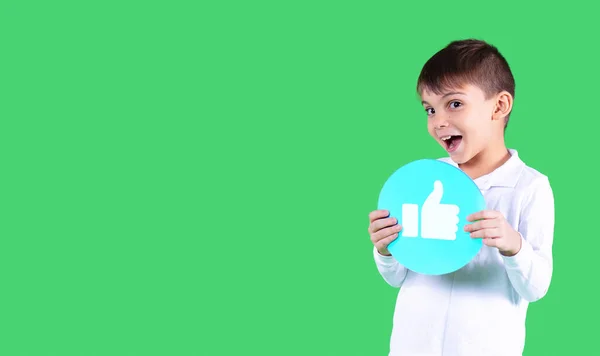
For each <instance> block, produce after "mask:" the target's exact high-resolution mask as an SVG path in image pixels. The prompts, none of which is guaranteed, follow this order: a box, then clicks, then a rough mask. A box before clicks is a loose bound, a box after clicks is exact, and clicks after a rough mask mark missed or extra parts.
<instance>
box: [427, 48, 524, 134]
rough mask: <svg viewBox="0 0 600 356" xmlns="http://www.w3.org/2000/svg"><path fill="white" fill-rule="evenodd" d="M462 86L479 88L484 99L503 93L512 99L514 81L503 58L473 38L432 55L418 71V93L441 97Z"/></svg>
mask: <svg viewBox="0 0 600 356" xmlns="http://www.w3.org/2000/svg"><path fill="white" fill-rule="evenodd" d="M464 84H472V85H476V86H478V87H479V88H480V89H481V90H483V92H484V93H485V96H486V99H489V98H491V97H492V96H493V95H495V94H498V93H500V92H501V91H503V90H506V91H507V92H509V93H510V95H512V96H513V98H514V96H515V79H514V77H513V75H512V72H511V70H510V67H509V65H508V62H507V61H506V59H505V58H504V56H502V54H500V52H499V51H498V49H497V48H496V47H495V46H493V45H491V44H489V43H487V42H485V41H481V40H476V39H466V40H460V41H453V42H450V43H449V44H448V45H447V46H446V47H445V48H443V49H441V50H440V51H438V52H437V53H436V54H434V55H433V56H432V57H431V58H430V59H429V60H428V61H427V62H426V63H425V65H424V66H423V69H422V70H421V74H420V75H419V79H418V80H417V92H418V93H419V94H421V93H423V91H424V90H427V91H430V92H432V93H435V94H437V95H440V94H442V93H443V92H444V91H446V90H448V89H452V88H459V87H461V86H462V85H464ZM509 116H510V113H509V114H508V115H506V118H505V125H508V118H509Z"/></svg>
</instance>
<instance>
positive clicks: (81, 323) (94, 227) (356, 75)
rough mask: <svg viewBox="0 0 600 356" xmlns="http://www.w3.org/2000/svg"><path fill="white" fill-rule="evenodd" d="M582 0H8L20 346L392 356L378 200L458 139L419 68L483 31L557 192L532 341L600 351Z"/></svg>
mask: <svg viewBox="0 0 600 356" xmlns="http://www.w3.org/2000/svg"><path fill="white" fill-rule="evenodd" d="M583 3H584V2H580V1H570V2H568V4H563V5H561V6H560V7H553V6H551V5H548V4H545V5H544V6H538V5H535V6H534V5H528V3H527V2H524V1H509V2H504V3H491V2H490V3H485V2H475V1H468V2H462V3H448V2H417V1H413V2H409V3H403V2H400V1H364V2H348V1H335V2H334V1H270V2H266V1H237V2H209V1H188V2H183V1H163V2H157V1H110V2H108V1H87V2H84V1H56V2H51V1H45V2H42V1H34V2H22V1H9V0H6V1H2V2H0V48H1V57H0V58H1V59H0V63H1V64H2V65H1V66H0V90H1V97H0V164H1V165H0V168H1V170H0V176H1V184H0V206H1V208H2V216H1V218H0V241H1V245H0V288H1V289H0V326H1V329H0V355H10V356H21V355H28V356H29V355H31V356H50V355H56V356H58V355H60V356H71V355H73V356H74V355H83V356H88V355H89V356H96V355H107V356H108V355H110V356H117V355H144V356H149V355H177V356H179V355H181V356H188V355H190V356H191V355H209V356H212V355H215V356H216V355H386V354H387V350H388V342H389V335H390V332H391V320H392V315H393V306H394V302H395V298H396V293H397V290H396V289H394V288H391V287H389V286H388V285H387V284H386V283H385V282H384V281H383V279H381V278H380V276H379V275H378V273H377V270H376V268H375V265H374V262H373V260H372V245H371V243H370V241H369V236H368V233H367V227H368V218H367V214H368V213H369V211H371V210H373V209H374V208H376V203H377V197H378V194H379V190H380V189H381V187H382V185H383V183H384V182H385V180H386V179H387V178H388V177H389V175H390V174H391V173H393V171H394V170H396V169H397V168H398V167H400V166H401V165H403V164H406V163H408V162H410V161H412V160H415V159H418V158H437V157H441V156H443V155H444V152H443V151H442V149H441V148H440V147H438V146H437V144H435V143H434V142H433V141H432V140H431V139H430V138H429V137H428V135H427V132H426V114H425V112H424V111H423V109H422V108H421V106H420V104H419V101H418V99H417V96H416V93H415V83H416V79H417V76H418V74H419V70H420V69H421V66H422V65H423V63H424V62H425V61H426V60H427V59H428V58H429V57H430V56H431V55H432V54H433V53H435V52H436V51H437V50H439V49H440V48H442V47H443V46H445V45H446V44H447V43H448V42H450V41H451V40H454V39H461V38H467V37H475V38H479V39H484V40H487V41H490V42H491V43H492V44H495V45H497V46H498V47H499V48H500V50H501V52H502V53H503V54H504V55H505V56H506V57H507V59H508V61H509V63H510V64H511V66H512V68H513V70H514V74H515V77H516V82H517V89H516V90H517V92H516V100H515V105H514V111H513V115H512V117H511V123H510V125H509V128H508V131H507V135H508V136H507V140H508V144H509V146H510V147H511V148H516V149H517V150H519V153H520V156H521V158H523V159H524V160H525V162H526V163H527V164H529V165H531V166H533V167H534V168H536V169H538V170H540V171H541V172H543V173H544V174H547V175H548V176H549V177H550V180H551V184H552V187H553V189H554V193H555V199H556V235H555V245H554V246H555V248H554V257H555V273H554V278H553V281H552V285H551V289H550V291H549V293H548V295H547V296H546V297H545V298H544V299H543V300H541V301H539V302H536V303H534V304H531V305H530V311H529V314H528V319H527V327H528V329H527V342H526V351H525V355H527V356H534V355H540V356H542V355H543V356H547V355H567V354H568V355H579V354H587V351H588V350H595V349H596V348H597V342H598V340H597V338H596V335H595V334H596V333H595V331H594V330H595V327H593V326H592V327H590V326H588V325H589V324H590V325H595V321H596V320H598V318H600V311H599V308H598V303H597V295H598V294H597V291H595V288H596V287H595V280H596V270H597V267H596V262H594V258H595V257H596V256H597V250H598V248H599V247H600V242H599V241H600V237H599V236H598V234H597V228H596V225H597V221H598V218H597V213H598V212H597V209H596V205H595V202H596V201H598V199H600V194H599V192H598V189H597V183H596V182H597V179H598V177H597V176H596V173H595V171H594V168H593V164H594V162H597V157H595V154H596V151H597V146H598V132H599V120H598V114H597V110H596V109H595V103H596V102H597V97H596V95H597V93H596V90H595V89H596V86H597V82H598V79H600V78H599V77H600V75H599V72H598V71H597V70H596V67H597V63H598V60H597V58H598V50H597V48H595V47H594V45H593V44H594V43H596V35H595V33H597V32H598V31H597V29H598V25H597V18H596V15H597V13H598V9H597V7H595V6H596V5H583ZM592 6H594V7H592ZM493 322H494V321H493V320H490V323H493ZM498 342H502V340H498Z"/></svg>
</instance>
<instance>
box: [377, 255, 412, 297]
mask: <svg viewBox="0 0 600 356" xmlns="http://www.w3.org/2000/svg"><path fill="white" fill-rule="evenodd" d="M373 256H374V258H375V265H376V266H377V270H378V271H379V274H380V275H381V277H383V279H384V280H385V281H386V282H387V283H388V284H389V285H391V286H392V287H397V288H400V287H401V286H402V283H404V279H405V278H406V274H407V273H408V269H407V268H406V267H404V266H403V265H401V264H400V263H399V262H398V261H397V260H396V259H395V258H394V257H392V256H383V255H381V254H379V252H378V251H377V248H375V247H374V246H373Z"/></svg>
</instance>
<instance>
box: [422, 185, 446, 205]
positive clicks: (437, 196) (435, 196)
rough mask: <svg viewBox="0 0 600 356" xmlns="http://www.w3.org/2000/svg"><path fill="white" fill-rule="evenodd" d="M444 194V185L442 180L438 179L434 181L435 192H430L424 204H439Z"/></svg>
mask: <svg viewBox="0 0 600 356" xmlns="http://www.w3.org/2000/svg"><path fill="white" fill-rule="evenodd" d="M443 195H444V186H443V185H442V182H440V181H439V180H436V181H435V182H433V192H431V193H430V194H429V196H428V197H427V199H425V202H424V203H423V205H429V204H436V205H437V204H439V203H440V202H441V201H442V196H443Z"/></svg>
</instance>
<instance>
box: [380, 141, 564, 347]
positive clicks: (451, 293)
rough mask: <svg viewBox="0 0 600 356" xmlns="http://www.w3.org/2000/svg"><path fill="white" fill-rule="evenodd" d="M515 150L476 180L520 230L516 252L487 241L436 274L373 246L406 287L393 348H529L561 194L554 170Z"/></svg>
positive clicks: (394, 282) (390, 275)
mask: <svg viewBox="0 0 600 356" xmlns="http://www.w3.org/2000/svg"><path fill="white" fill-rule="evenodd" d="M509 151H510V153H511V158H510V159H509V160H508V161H507V162H506V163H504V164H503V165H502V166H501V167H499V168H498V169H496V170H495V171H493V172H492V173H490V174H488V175H486V176H483V177H480V178H478V179H475V183H476V184H477V186H478V187H479V189H480V191H481V192H482V193H483V195H484V198H485V201H486V205H487V209H491V210H497V211H500V212H501V213H502V214H503V215H504V217H505V218H506V220H507V221H508V222H509V223H510V225H511V226H512V227H513V228H514V229H515V230H516V231H518V232H519V233H520V234H521V238H522V247H521V250H520V251H519V253H517V255H515V256H512V257H505V256H503V255H501V254H500V253H499V251H498V249H496V248H493V247H488V246H485V245H483V248H482V250H481V251H480V252H479V254H478V255H477V256H476V257H475V258H474V259H473V260H472V261H471V262H469V264H467V265H466V266H465V267H463V268H462V269H460V270H458V271H456V272H454V273H449V274H446V275H441V276H429V275H423V274H419V273H416V272H413V271H410V270H407V268H406V267H404V266H402V265H400V264H399V263H398V262H397V261H396V260H395V259H394V258H393V257H391V256H382V255H380V254H379V253H378V252H377V250H376V249H374V250H373V252H374V257H375V263H376V265H377V269H378V270H379V273H380V274H381V276H382V277H383V279H384V280H385V281H386V282H387V283H388V284H390V285H391V286H393V287H399V288H400V290H399V292H398V298H397V301H396V307H395V312H394V322H393V328H392V335H391V341H390V353H389V356H495V355H498V356H517V355H518V356H521V355H522V353H523V349H524V344H525V317H526V313H527V307H528V305H529V303H530V302H534V301H536V300H539V299H540V298H542V297H543V296H544V295H545V294H546V292H547V290H548V287H549V285H550V280H551V277H552V242H553V235H554V196H553V193H552V189H551V187H550V183H549V181H548V178H547V177H546V176H545V175H543V174H541V173H540V172H538V171H536V170H535V169H533V168H530V167H528V166H527V165H525V163H523V161H522V160H521V159H520V158H519V156H518V153H517V151H516V150H513V149H511V150H509ZM440 160H442V161H444V162H447V163H450V164H452V165H454V166H457V165H456V163H454V162H453V161H452V160H451V159H450V158H441V159H440Z"/></svg>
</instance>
